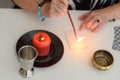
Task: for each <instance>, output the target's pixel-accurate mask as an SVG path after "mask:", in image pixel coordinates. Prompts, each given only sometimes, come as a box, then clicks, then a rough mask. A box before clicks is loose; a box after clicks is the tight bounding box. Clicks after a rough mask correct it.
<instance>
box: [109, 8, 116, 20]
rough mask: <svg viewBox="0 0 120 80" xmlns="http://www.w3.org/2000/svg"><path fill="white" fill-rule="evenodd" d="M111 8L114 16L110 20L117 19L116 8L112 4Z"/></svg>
mask: <svg viewBox="0 0 120 80" xmlns="http://www.w3.org/2000/svg"><path fill="white" fill-rule="evenodd" d="M109 8H110V9H111V13H112V18H111V19H110V20H109V21H115V20H116V14H115V9H114V7H113V6H110V7H109Z"/></svg>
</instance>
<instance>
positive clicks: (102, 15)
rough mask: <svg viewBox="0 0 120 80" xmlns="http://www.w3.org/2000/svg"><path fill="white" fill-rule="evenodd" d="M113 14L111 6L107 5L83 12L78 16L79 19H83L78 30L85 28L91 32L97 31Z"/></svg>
mask: <svg viewBox="0 0 120 80" xmlns="http://www.w3.org/2000/svg"><path fill="white" fill-rule="evenodd" d="M113 16H114V13H113V11H112V9H111V7H107V8H104V9H100V10H93V11H91V12H88V13H85V14H83V15H82V16H80V17H79V19H80V20H83V23H82V25H81V27H80V31H82V30H83V29H84V28H86V29H88V30H90V31H91V32H97V31H98V30H99V29H100V28H101V27H102V26H104V25H105V24H106V23H107V22H108V21H109V20H110V19H112V18H113Z"/></svg>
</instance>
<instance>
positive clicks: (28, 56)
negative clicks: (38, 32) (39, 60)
mask: <svg viewBox="0 0 120 80" xmlns="http://www.w3.org/2000/svg"><path fill="white" fill-rule="evenodd" d="M37 55H38V52H37V50H36V49H35V48H34V47H33V46H30V45H25V46H23V47H21V48H20V49H19V51H18V57H19V61H20V64H21V68H20V70H19V73H20V75H21V76H22V77H24V78H29V77H31V76H33V74H34V68H33V65H34V60H35V59H36V57H37Z"/></svg>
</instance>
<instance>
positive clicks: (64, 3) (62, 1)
mask: <svg viewBox="0 0 120 80" xmlns="http://www.w3.org/2000/svg"><path fill="white" fill-rule="evenodd" d="M67 9H68V0H51V2H49V3H46V4H44V5H43V6H42V8H41V13H42V14H43V15H44V16H46V17H62V16H64V15H65V14H66V13H67Z"/></svg>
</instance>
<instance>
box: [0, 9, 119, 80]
mask: <svg viewBox="0 0 120 80" xmlns="http://www.w3.org/2000/svg"><path fill="white" fill-rule="evenodd" d="M83 13H84V11H71V15H72V18H73V21H74V24H75V26H76V30H78V28H79V26H80V24H81V22H80V21H79V20H78V16H80V15H81V14H83ZM117 25H120V21H116V22H111V23H107V24H106V25H105V27H104V28H102V29H101V30H100V31H99V32H97V33H91V32H90V31H87V30H84V31H83V32H82V34H84V35H86V36H85V37H86V40H87V45H85V46H86V47H85V48H84V49H79V50H71V49H69V47H68V44H67V41H66V37H65V32H66V31H70V30H72V27H71V24H70V22H69V19H68V16H67V15H65V16H64V17H63V18H60V19H57V18H52V19H46V20H45V21H44V22H41V21H40V19H39V17H38V16H37V15H35V14H33V13H30V12H26V11H23V10H16V9H0V27H1V29H0V37H1V38H0V80H25V78H22V77H21V76H20V75H19V73H18V71H19V68H20V64H19V61H18V59H17V56H16V50H15V47H16V42H17V40H18V39H19V37H20V36H21V35H23V34H24V33H26V32H28V31H31V30H36V29H38V30H48V31H50V32H52V33H54V34H56V35H57V36H58V37H59V38H60V39H61V40H62V42H63V44H64V49H65V50H64V55H63V57H62V59H61V60H60V61H59V62H58V63H57V64H55V65H52V66H50V67H46V68H35V74H34V76H33V77H31V78H29V80H119V79H120V75H119V74H120V52H119V51H115V50H112V43H113V39H114V30H113V27H114V26H117ZM88 38H89V39H88ZM99 49H105V50H108V51H109V52H111V54H112V55H113V57H114V64H113V67H112V68H111V69H109V70H107V71H101V70H98V69H96V68H94V67H93V66H92V64H91V57H92V55H93V53H94V52H95V51H96V50H99Z"/></svg>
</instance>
